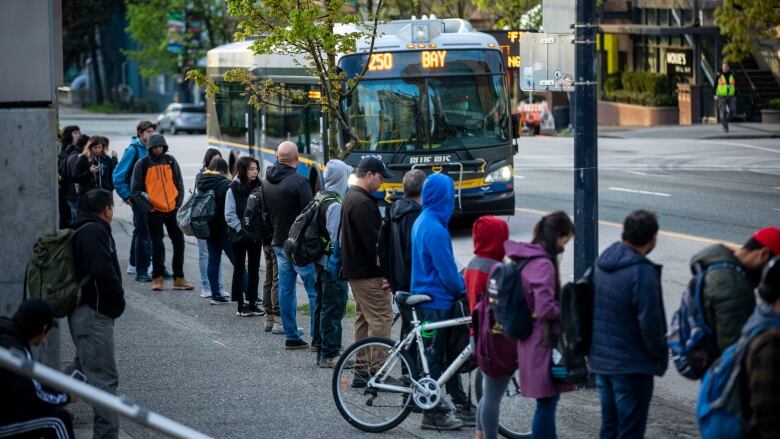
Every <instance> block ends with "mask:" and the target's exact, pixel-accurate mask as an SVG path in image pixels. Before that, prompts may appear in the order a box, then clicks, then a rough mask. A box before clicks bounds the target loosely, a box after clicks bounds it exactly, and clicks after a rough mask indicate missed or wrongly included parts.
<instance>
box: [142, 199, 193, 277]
mask: <svg viewBox="0 0 780 439" xmlns="http://www.w3.org/2000/svg"><path fill="white" fill-rule="evenodd" d="M147 223H148V224H149V235H150V236H151V237H152V277H153V278H157V277H162V275H163V273H165V243H164V242H163V238H164V234H163V226H165V230H167V231H168V237H169V238H170V240H171V244H172V245H173V263H172V264H173V266H172V268H173V277H174V278H182V279H183V278H184V234H183V233H182V232H181V229H179V225H178V224H177V223H176V211H175V210H174V211H173V212H171V213H167V214H157V213H150V214H149V215H148V217H147ZM136 250H137V249H136Z"/></svg>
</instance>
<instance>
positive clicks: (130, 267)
mask: <svg viewBox="0 0 780 439" xmlns="http://www.w3.org/2000/svg"><path fill="white" fill-rule="evenodd" d="M135 273H136V270H135V265H128V266H127V274H135Z"/></svg>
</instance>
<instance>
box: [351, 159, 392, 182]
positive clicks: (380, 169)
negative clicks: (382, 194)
mask: <svg viewBox="0 0 780 439" xmlns="http://www.w3.org/2000/svg"><path fill="white" fill-rule="evenodd" d="M358 171H371V172H376V173H377V174H382V177H385V178H393V174H392V173H391V172H390V171H388V170H387V166H385V164H384V162H383V161H382V160H379V159H378V158H376V157H364V158H363V160H361V161H360V164H358Z"/></svg>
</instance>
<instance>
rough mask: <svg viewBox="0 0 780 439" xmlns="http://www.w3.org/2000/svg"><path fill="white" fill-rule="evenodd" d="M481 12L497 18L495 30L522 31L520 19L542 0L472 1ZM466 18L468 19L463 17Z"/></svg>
mask: <svg viewBox="0 0 780 439" xmlns="http://www.w3.org/2000/svg"><path fill="white" fill-rule="evenodd" d="M472 2H473V3H474V6H476V7H477V8H478V9H479V10H482V11H485V12H490V13H492V14H494V15H495V16H496V18H497V20H496V22H495V24H494V25H493V28H494V29H503V28H505V27H509V28H510V29H521V28H522V27H521V23H520V18H521V17H522V16H523V14H525V13H526V12H528V11H529V10H530V9H531V8H533V7H535V6H537V5H538V4H540V3H541V0H472ZM463 18H466V17H463Z"/></svg>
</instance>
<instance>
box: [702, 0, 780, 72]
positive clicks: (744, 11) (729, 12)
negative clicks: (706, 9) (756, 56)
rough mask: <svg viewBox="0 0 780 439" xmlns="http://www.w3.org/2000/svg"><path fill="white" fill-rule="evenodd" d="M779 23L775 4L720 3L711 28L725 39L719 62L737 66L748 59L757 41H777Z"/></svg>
mask: <svg viewBox="0 0 780 439" xmlns="http://www.w3.org/2000/svg"><path fill="white" fill-rule="evenodd" d="M778 23H780V6H779V5H778V1H777V0H723V3H722V4H721V5H720V6H719V7H718V9H716V10H715V24H717V25H718V26H719V27H720V31H721V33H722V34H723V35H725V36H727V37H728V38H729V41H728V43H726V45H725V46H723V60H724V61H726V62H738V61H742V60H743V59H745V58H748V57H749V56H751V54H752V52H753V49H754V48H755V47H756V44H757V43H758V41H759V40H761V39H764V38H766V39H769V38H777V37H778V36H780V35H778V32H777V30H776V26H777V25H778Z"/></svg>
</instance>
